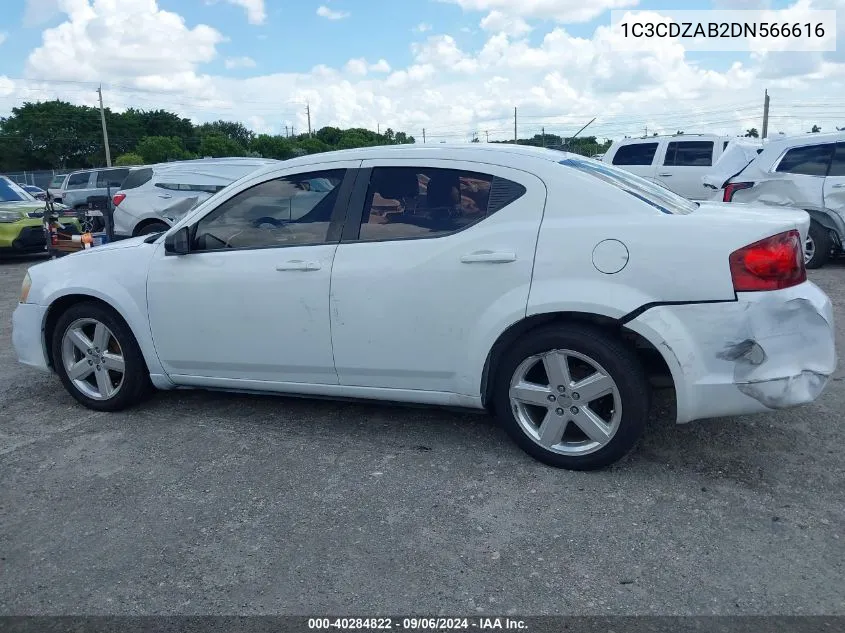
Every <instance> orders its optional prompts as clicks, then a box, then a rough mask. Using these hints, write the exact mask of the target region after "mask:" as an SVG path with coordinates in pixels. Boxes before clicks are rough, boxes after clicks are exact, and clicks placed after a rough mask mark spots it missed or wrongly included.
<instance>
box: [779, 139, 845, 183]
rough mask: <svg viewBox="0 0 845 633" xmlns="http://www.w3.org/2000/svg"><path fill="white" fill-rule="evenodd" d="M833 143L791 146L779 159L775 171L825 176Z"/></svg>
mask: <svg viewBox="0 0 845 633" xmlns="http://www.w3.org/2000/svg"><path fill="white" fill-rule="evenodd" d="M834 147H835V145H834V144H833V143H826V144H824V145H806V146H804V147H793V148H792V149H791V150H789V151H787V152H786V154H785V155H784V157H783V158H782V159H781V161H780V163H779V164H778V166H777V169H775V171H777V172H784V173H787V174H800V175H802V176H826V175H827V168H828V167H829V166H830V159H831V157H832V154H833V149H834Z"/></svg>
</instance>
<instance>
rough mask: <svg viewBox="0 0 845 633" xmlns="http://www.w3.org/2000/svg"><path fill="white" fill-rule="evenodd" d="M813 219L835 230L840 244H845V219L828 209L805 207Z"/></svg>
mask: <svg viewBox="0 0 845 633" xmlns="http://www.w3.org/2000/svg"><path fill="white" fill-rule="evenodd" d="M804 210H805V211H806V212H807V213H808V214H809V215H810V219H811V220H815V221H816V222H817V223H818V224H820V225H822V226H823V227H824V228H826V229H828V230H830V231H833V233H834V235H836V237H837V239H838V240H839V243H840V244H845V220H843V219H842V218H841V217H839V215H838V214H836V213H834V212H833V211H830V210H828V209H804Z"/></svg>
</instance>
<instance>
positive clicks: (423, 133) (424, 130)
mask: <svg viewBox="0 0 845 633" xmlns="http://www.w3.org/2000/svg"><path fill="white" fill-rule="evenodd" d="M423 143H425V128H423Z"/></svg>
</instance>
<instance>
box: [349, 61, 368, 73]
mask: <svg viewBox="0 0 845 633" xmlns="http://www.w3.org/2000/svg"><path fill="white" fill-rule="evenodd" d="M346 72H348V73H351V74H353V75H366V74H367V60H366V59H363V58H361V59H350V60H349V61H348V62H346Z"/></svg>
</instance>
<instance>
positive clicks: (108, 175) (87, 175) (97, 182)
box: [47, 167, 129, 209]
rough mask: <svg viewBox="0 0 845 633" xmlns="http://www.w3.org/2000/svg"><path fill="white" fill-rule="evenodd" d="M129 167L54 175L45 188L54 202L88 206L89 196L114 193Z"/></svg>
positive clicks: (69, 205)
mask: <svg viewBox="0 0 845 633" xmlns="http://www.w3.org/2000/svg"><path fill="white" fill-rule="evenodd" d="M128 173H129V167H113V168H105V169H85V170H82V171H74V172H71V173H69V174H65V175H63V176H55V177H54V178H53V180H52V181H50V185H49V186H48V188H47V191H49V193H50V195H51V196H52V197H53V199H54V200H55V201H56V202H61V203H62V204H63V205H65V206H66V207H70V208H71V209H80V208H82V207H87V206H88V198H89V197H90V196H106V195H109V193H112V194H114V192H115V191H117V190H118V189H119V188H120V186H121V185H122V184H123V179H124V178H126V176H127V174H128Z"/></svg>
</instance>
